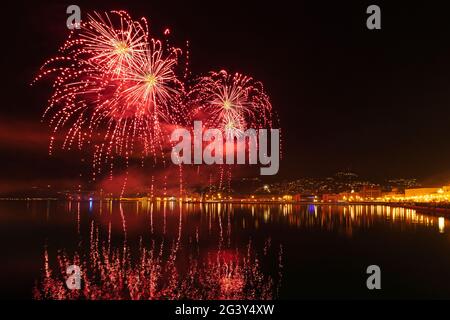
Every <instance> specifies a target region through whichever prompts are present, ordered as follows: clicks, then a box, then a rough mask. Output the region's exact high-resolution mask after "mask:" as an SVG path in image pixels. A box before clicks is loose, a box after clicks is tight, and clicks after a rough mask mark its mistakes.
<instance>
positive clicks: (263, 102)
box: [189, 70, 272, 136]
mask: <svg viewBox="0 0 450 320" xmlns="http://www.w3.org/2000/svg"><path fill="white" fill-rule="evenodd" d="M189 98H190V99H191V101H190V104H191V106H192V108H193V110H194V113H197V112H199V111H201V112H203V113H205V114H206V117H207V119H206V121H205V123H206V125H207V126H208V127H212V128H218V129H221V130H222V132H224V133H226V135H227V136H228V135H233V134H234V135H239V134H241V133H243V132H244V131H245V130H247V129H248V128H255V129H258V128H263V127H271V126H272V120H271V111H272V105H271V103H270V101H269V97H268V96H267V94H266V93H265V92H264V89H263V86H262V84H261V82H258V81H255V80H254V79H253V78H251V77H248V76H244V75H242V74H239V73H236V74H234V75H233V74H229V73H228V72H227V71H224V70H222V71H220V72H210V73H209V74H208V75H206V76H203V77H200V78H199V79H198V80H197V83H196V84H195V85H194V86H193V88H192V90H191V91H190V92H189Z"/></svg>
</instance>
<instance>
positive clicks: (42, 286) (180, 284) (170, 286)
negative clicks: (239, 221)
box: [33, 205, 283, 300]
mask: <svg viewBox="0 0 450 320" xmlns="http://www.w3.org/2000/svg"><path fill="white" fill-rule="evenodd" d="M210 209H212V210H209V213H207V214H208V215H209V222H208V223H211V221H212V220H213V222H212V223H213V224H214V223H215V224H216V225H217V226H216V227H217V228H211V227H209V228H208V229H209V230H208V232H209V233H211V232H217V235H216V236H217V242H216V245H213V247H212V248H207V249H206V250H205V248H202V245H201V242H202V239H201V238H202V235H201V234H200V233H199V228H198V227H196V228H194V229H192V226H191V227H190V228H187V227H185V220H184V219H183V214H185V213H186V212H183V207H181V206H180V210H179V216H178V218H177V220H178V221H177V230H176V231H175V232H174V233H173V234H172V235H170V236H169V233H167V232H166V229H167V228H168V227H167V226H166V210H164V215H160V216H158V217H156V216H155V215H154V214H153V206H152V207H151V212H150V213H151V214H150V215H149V216H148V218H149V219H151V220H150V221H151V226H150V228H149V229H148V231H149V233H150V240H149V241H146V240H144V238H146V237H148V234H147V235H141V236H139V237H138V238H139V241H138V243H137V250H134V251H133V246H132V245H131V242H132V241H131V239H129V238H130V234H129V233H128V232H127V221H126V220H127V219H126V216H127V215H126V212H125V213H124V209H123V206H122V205H120V210H119V211H120V219H121V225H122V226H121V229H122V230H120V233H121V236H122V239H123V240H122V241H121V243H120V245H117V244H115V243H113V241H112V240H111V238H112V236H114V234H112V233H114V231H112V228H111V222H109V223H108V227H107V231H106V232H104V231H103V230H102V228H101V225H100V224H99V223H97V222H96V221H95V220H91V222H90V225H89V236H88V237H87V238H88V239H86V240H88V241H87V242H88V245H87V246H85V248H83V246H82V245H81V243H83V241H84V240H85V239H83V237H82V236H80V244H79V245H78V247H77V251H76V252H75V253H74V254H72V255H71V254H69V253H67V252H66V250H62V251H59V253H58V254H57V255H56V257H52V255H51V254H50V253H49V250H47V248H45V250H44V268H43V271H42V277H41V279H40V280H39V281H37V282H36V286H35V288H34V292H33V297H34V298H35V299H58V300H59V299H88V300H94V299H107V300H109V299H113V300H120V299H132V300H135V299H146V300H149V299H150V300H163V299H170V300H174V299H195V300H197V299H198V300H201V299H274V298H277V297H278V291H279V288H280V284H281V275H282V255H283V254H282V247H281V246H274V245H272V243H271V239H270V238H268V239H266V241H265V243H264V245H263V247H261V248H256V245H255V243H253V242H252V240H251V239H249V240H248V242H247V245H245V246H243V247H240V248H238V247H236V246H233V245H232V244H231V243H232V241H230V235H231V233H232V223H231V219H230V212H229V211H227V208H226V207H223V208H222V207H218V208H217V207H215V208H210ZM206 211H208V210H206ZM213 211H215V212H213ZM175 212H176V210H175V211H174V212H173V213H174V214H175V215H176V214H177V213H175ZM171 214H172V213H171ZM211 215H214V217H213V218H211ZM157 219H161V220H163V221H160V222H161V223H162V224H163V230H164V232H163V236H161V235H158V234H156V233H154V232H153V230H154V227H153V224H156V223H158V221H157ZM192 230H194V231H193V232H192ZM258 249H259V250H258ZM52 259H55V261H53V260H52ZM73 264H75V265H78V266H80V267H81V270H82V275H81V283H82V287H81V289H80V290H69V289H67V287H66V284H65V281H66V278H67V275H66V268H67V267H68V266H70V265H73ZM52 266H53V267H52ZM273 266H276V267H275V270H276V271H275V272H273ZM268 270H272V271H268Z"/></svg>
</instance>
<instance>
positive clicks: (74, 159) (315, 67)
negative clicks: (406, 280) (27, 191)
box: [0, 0, 450, 191]
mask: <svg viewBox="0 0 450 320" xmlns="http://www.w3.org/2000/svg"><path fill="white" fill-rule="evenodd" d="M70 4H77V5H79V6H80V7H81V10H82V16H83V17H84V16H85V14H86V13H87V12H89V11H92V10H98V11H105V10H110V9H116V10H118V9H125V10H127V11H128V12H129V13H130V14H131V15H132V17H133V18H139V17H141V16H145V17H147V18H149V20H150V23H151V30H152V31H153V32H154V33H155V35H156V36H159V35H161V34H162V31H163V30H164V29H165V28H170V29H171V31H172V42H173V43H174V44H177V45H179V46H183V45H184V43H185V41H186V40H189V41H190V48H191V69H192V71H193V72H194V73H197V74H200V73H204V72H207V71H209V70H219V69H227V70H230V71H238V72H242V73H244V74H248V75H251V76H253V77H254V78H256V79H258V80H260V81H262V82H263V83H264V86H265V89H266V91H267V92H268V94H269V95H270V97H271V100H272V104H273V107H274V109H275V110H277V112H278V114H279V116H280V120H281V127H282V129H283V137H284V138H283V157H284V158H283V161H282V162H281V165H280V172H279V174H278V176H276V177H275V178H273V179H275V180H283V179H293V178H296V177H303V176H317V177H320V176H328V175H332V174H334V173H335V172H337V171H342V170H346V169H351V170H352V171H355V172H357V173H358V174H360V175H361V176H364V177H367V178H369V179H375V180H376V179H378V180H382V179H386V178H390V177H417V178H419V179H421V180H422V181H425V182H437V181H439V183H440V182H448V181H447V180H446V179H449V180H450V142H449V137H450V17H449V16H448V12H449V11H448V6H445V5H444V2H442V3H441V4H438V3H431V2H423V3H422V4H414V3H411V2H410V1H386V2H382V1H326V2H325V1H295V2H293V1H289V2H288V1H284V2H283V1H271V2H268V3H265V2H263V1H245V4H244V1H242V0H241V1H234V0H233V1H204V2H203V1H180V2H179V3H177V2H175V1H156V0H152V1H150V0H141V1H133V0H127V1H98V3H97V1H59V2H56V1H53V2H50V3H48V4H46V3H45V2H44V1H39V2H36V3H25V2H24V3H21V2H20V1H14V4H12V5H13V7H11V8H10V9H8V10H7V11H6V10H5V11H3V12H2V14H3V17H2V20H3V21H4V23H3V32H2V35H3V36H6V38H7V39H6V40H5V39H4V40H3V41H2V43H3V50H2V59H1V63H2V70H3V75H4V81H3V85H2V102H3V103H2V108H1V109H0V153H1V160H0V161H1V166H0V167H1V168H2V169H1V171H0V172H2V173H1V176H2V178H1V180H2V182H1V184H2V185H1V187H0V189H1V188H6V187H7V186H9V187H11V186H13V185H14V184H23V183H28V182H29V181H39V180H41V179H62V178H67V179H70V178H74V177H76V176H77V175H78V172H79V171H78V169H76V166H79V165H80V161H79V159H80V158H82V156H81V157H80V155H79V154H78V155H77V154H76V153H64V152H60V153H57V154H56V155H55V156H54V157H52V158H50V157H49V156H48V154H47V145H48V136H49V129H48V127H47V126H46V125H45V124H42V123H40V119H41V115H42V112H43V110H44V106H45V102H46V99H47V98H48V97H49V94H50V92H51V88H50V85H49V84H50V83H49V82H44V83H41V84H39V85H38V86H36V87H30V86H29V83H30V82H31V80H32V79H33V77H34V76H35V75H36V73H37V72H38V69H39V67H40V66H41V64H42V63H43V62H44V61H45V60H46V59H47V58H49V57H50V56H53V55H55V54H56V53H57V49H58V47H59V46H60V45H61V44H62V43H63V41H64V40H65V37H66V36H67V34H68V30H67V28H66V26H65V23H66V19H67V14H66V13H65V11H66V7H67V6H68V5H70ZM370 4H377V5H379V6H380V7H381V12H382V30H374V31H371V30H368V29H367V28H366V19H367V17H368V15H367V14H366V13H365V12H366V8H367V6H368V5H370ZM5 21H6V23H5ZM86 161H89V160H88V159H86ZM0 191H1V190H0Z"/></svg>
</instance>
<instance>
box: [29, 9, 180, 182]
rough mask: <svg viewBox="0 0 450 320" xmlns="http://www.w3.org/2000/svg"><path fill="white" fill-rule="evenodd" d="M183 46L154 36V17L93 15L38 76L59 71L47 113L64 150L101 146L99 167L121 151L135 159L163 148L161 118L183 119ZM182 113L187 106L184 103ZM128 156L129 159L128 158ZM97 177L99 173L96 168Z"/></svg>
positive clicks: (97, 154) (96, 156) (114, 13)
mask: <svg viewBox="0 0 450 320" xmlns="http://www.w3.org/2000/svg"><path fill="white" fill-rule="evenodd" d="M180 54H181V51H180V50H179V49H176V48H173V47H170V46H169V45H165V46H163V45H162V44H161V42H160V41H159V40H155V39H149V32H148V26H147V21H146V20H145V19H141V20H140V21H134V20H132V19H131V17H130V16H129V15H128V14H127V13H126V12H124V11H112V12H111V13H110V14H107V13H105V14H104V15H102V14H98V13H94V14H93V15H89V17H88V20H87V22H85V23H84V22H83V23H82V24H81V29H80V30H79V31H72V32H71V34H70V36H69V38H68V40H67V41H66V42H65V43H64V45H63V46H62V47H61V48H60V56H58V57H55V58H52V59H49V60H48V61H47V62H46V63H45V64H44V65H43V67H42V68H41V73H40V74H39V75H38V76H37V77H36V79H35V81H37V80H39V79H41V78H43V77H44V76H49V75H53V76H54V82H53V88H54V92H53V94H52V96H51V97H50V99H49V101H48V106H47V108H46V111H45V113H44V116H45V117H50V120H49V122H50V126H51V127H52V129H53V137H52V138H51V141H52V147H53V140H54V136H55V135H56V133H58V132H60V131H64V132H65V138H64V142H63V145H62V147H63V149H70V148H72V146H73V145H74V144H77V145H78V148H80V149H81V148H82V147H83V145H85V144H86V143H94V144H95V154H94V168H99V169H100V168H101V163H102V161H103V160H104V159H105V158H106V162H108V161H110V162H111V163H112V161H113V159H114V155H120V156H124V157H126V158H127V159H128V157H129V156H130V155H133V154H135V153H136V152H137V151H138V149H139V150H140V152H141V153H142V154H143V155H145V156H146V155H149V154H153V155H154V156H156V152H157V151H158V150H162V142H161V138H162V134H163V133H162V130H161V122H163V121H166V122H167V121H170V122H171V123H175V122H176V119H177V117H176V115H177V114H178V113H177V110H175V111H173V109H176V108H177V105H178V103H179V102H178V101H179V100H180V99H179V96H180V94H181V93H182V92H183V86H182V84H181V82H180V81H178V79H177V76H176V71H175V69H176V66H177V63H178V57H179V55H180ZM179 109H180V110H181V108H179ZM127 161H128V160H127ZM94 174H95V173H94Z"/></svg>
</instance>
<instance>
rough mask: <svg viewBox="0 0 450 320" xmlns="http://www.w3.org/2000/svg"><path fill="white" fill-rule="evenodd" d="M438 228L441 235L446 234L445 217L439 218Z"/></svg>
mask: <svg viewBox="0 0 450 320" xmlns="http://www.w3.org/2000/svg"><path fill="white" fill-rule="evenodd" d="M438 227H439V232H440V233H444V232H445V218H444V217H439V218H438Z"/></svg>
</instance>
